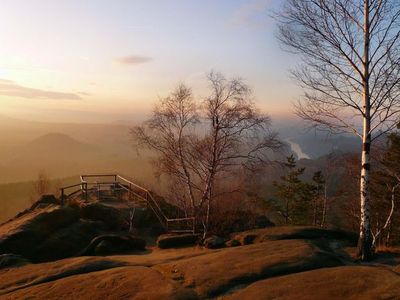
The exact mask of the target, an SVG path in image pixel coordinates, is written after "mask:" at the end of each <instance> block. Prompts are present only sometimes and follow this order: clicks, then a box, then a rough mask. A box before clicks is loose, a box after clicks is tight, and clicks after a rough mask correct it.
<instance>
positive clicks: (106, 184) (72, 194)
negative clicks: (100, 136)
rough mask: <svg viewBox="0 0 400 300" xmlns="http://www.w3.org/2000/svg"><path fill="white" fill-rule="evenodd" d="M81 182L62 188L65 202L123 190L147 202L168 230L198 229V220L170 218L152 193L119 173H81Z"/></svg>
mask: <svg viewBox="0 0 400 300" xmlns="http://www.w3.org/2000/svg"><path fill="white" fill-rule="evenodd" d="M104 178H105V179H109V178H110V179H111V180H107V181H106V180H104V181H97V180H96V181H89V180H93V179H104ZM80 181H81V182H80V183H78V184H74V185H70V186H65V187H62V188H61V189H60V191H61V201H62V202H63V203H64V202H65V201H67V200H69V199H72V198H76V197H79V196H80V197H81V199H83V200H86V201H87V200H88V199H89V195H90V194H92V195H95V196H97V198H98V199H100V198H101V191H102V189H103V190H113V191H118V190H122V191H125V192H126V193H127V194H128V201H132V202H133V199H136V201H138V200H140V201H142V202H144V203H146V204H147V207H148V208H150V209H151V210H152V211H153V213H154V215H155V216H156V217H157V219H158V220H159V222H160V223H161V225H162V226H163V227H164V229H165V230H166V231H168V232H180V233H183V232H191V233H195V231H196V220H195V218H193V217H188V218H168V217H167V216H166V215H165V213H164V212H163V210H162V209H161V207H160V205H159V203H158V202H157V201H156V199H155V198H154V197H153V195H152V193H151V192H150V191H149V190H148V189H146V188H144V187H142V186H140V185H138V184H136V183H134V182H132V181H131V180H129V179H127V178H126V177H124V176H121V175H119V174H89V175H81V176H80Z"/></svg>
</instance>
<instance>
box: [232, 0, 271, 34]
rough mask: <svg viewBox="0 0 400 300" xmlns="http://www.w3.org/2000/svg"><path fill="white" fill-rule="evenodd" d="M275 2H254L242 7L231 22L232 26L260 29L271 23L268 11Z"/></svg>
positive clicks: (254, 0) (269, 0)
mask: <svg viewBox="0 0 400 300" xmlns="http://www.w3.org/2000/svg"><path fill="white" fill-rule="evenodd" d="M272 2H273V0H253V1H249V2H248V3H246V4H244V5H242V6H240V7H239V8H238V9H237V10H236V11H235V12H234V13H233V15H232V17H231V18H230V20H229V22H228V23H229V25H230V26H235V27H243V26H245V27H251V28H255V29H260V28H263V27H265V26H267V25H268V24H269V22H270V18H269V16H268V10H269V7H270V5H271V3H272Z"/></svg>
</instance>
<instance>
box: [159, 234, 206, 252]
mask: <svg viewBox="0 0 400 300" xmlns="http://www.w3.org/2000/svg"><path fill="white" fill-rule="evenodd" d="M198 240H199V235H197V234H190V233H188V234H170V233H168V234H163V235H160V236H159V237H158V239H157V246H158V248H161V249H167V248H178V247H184V246H192V245H195V244H196V243H197V242H198Z"/></svg>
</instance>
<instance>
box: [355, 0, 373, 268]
mask: <svg viewBox="0 0 400 300" xmlns="http://www.w3.org/2000/svg"><path fill="white" fill-rule="evenodd" d="M369 1H370V0H364V62H363V65H364V66H363V67H364V78H363V88H364V95H363V98H364V99H363V100H364V116H363V139H362V154H361V181H360V204H361V205H360V208H361V211H360V238H359V242H358V256H359V258H360V259H361V260H367V259H369V258H370V257H371V246H372V239H371V227H370V208H369V206H370V192H369V185H370V184H369V182H370V178H369V177H370V169H371V168H370V149H371V104H370V100H371V99H370V90H369V88H370V87H369V80H370V79H369V78H370V74H369V67H370V66H369V65H370V57H369V48H370V19H369V11H370V3H369Z"/></svg>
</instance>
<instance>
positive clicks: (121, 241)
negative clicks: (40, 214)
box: [80, 234, 146, 255]
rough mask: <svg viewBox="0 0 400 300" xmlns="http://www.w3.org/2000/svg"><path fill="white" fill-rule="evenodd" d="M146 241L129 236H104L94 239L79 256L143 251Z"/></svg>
mask: <svg viewBox="0 0 400 300" xmlns="http://www.w3.org/2000/svg"><path fill="white" fill-rule="evenodd" d="M145 248H146V241H145V240H144V239H142V238H139V237H134V236H131V235H129V234H104V235H101V236H98V237H96V238H94V239H93V240H92V241H91V242H90V244H89V246H87V247H86V249H84V250H83V252H82V253H80V255H111V254H120V253H126V252H132V251H143V250H145Z"/></svg>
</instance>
